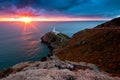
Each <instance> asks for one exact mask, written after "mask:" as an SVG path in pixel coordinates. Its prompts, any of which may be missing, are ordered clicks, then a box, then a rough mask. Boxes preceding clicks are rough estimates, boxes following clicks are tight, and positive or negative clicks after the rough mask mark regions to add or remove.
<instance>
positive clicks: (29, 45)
mask: <svg viewBox="0 0 120 80" xmlns="http://www.w3.org/2000/svg"><path fill="white" fill-rule="evenodd" d="M23 35H24V36H23V37H21V39H20V40H21V44H22V45H21V47H22V48H23V49H24V50H25V51H26V52H25V54H27V56H28V57H29V59H32V58H34V57H35V56H36V55H35V54H37V53H38V52H40V49H41V47H40V45H39V44H40V41H39V40H36V36H35V35H34V34H32V33H31V32H25V33H24V34H23Z"/></svg>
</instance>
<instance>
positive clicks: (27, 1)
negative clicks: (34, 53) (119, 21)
mask: <svg viewBox="0 0 120 80" xmlns="http://www.w3.org/2000/svg"><path fill="white" fill-rule="evenodd" d="M0 12H8V13H14V14H19V13H22V14H27V13H29V14H31V15H33V16H38V15H56V16H57V15H70V16H101V17H115V16H117V15H119V14H120V0H0Z"/></svg>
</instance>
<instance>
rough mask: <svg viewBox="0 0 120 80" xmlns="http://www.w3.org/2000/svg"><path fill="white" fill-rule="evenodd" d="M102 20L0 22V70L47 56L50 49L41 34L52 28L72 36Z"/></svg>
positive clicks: (100, 22)
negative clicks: (43, 41)
mask: <svg viewBox="0 0 120 80" xmlns="http://www.w3.org/2000/svg"><path fill="white" fill-rule="evenodd" d="M104 22H106V21H77V22H75V21H74V22H72V21H71V22H31V23H28V24H27V23H23V22H0V70H2V69H4V68H8V67H11V66H13V65H15V64H17V63H21V62H26V61H40V60H41V59H42V58H43V57H45V56H47V55H48V54H49V53H50V51H49V49H48V47H47V46H46V45H45V44H43V43H41V36H43V35H44V34H45V33H47V32H49V31H52V29H53V28H55V29H56V31H59V32H62V33H64V34H67V35H68V36H69V37H72V35H73V34H74V33H76V32H78V31H81V30H84V29H86V28H93V27H95V26H97V25H99V24H102V23H104Z"/></svg>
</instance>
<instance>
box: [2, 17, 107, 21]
mask: <svg viewBox="0 0 120 80" xmlns="http://www.w3.org/2000/svg"><path fill="white" fill-rule="evenodd" d="M100 20H109V19H107V18H95V17H93V18H90V17H88V18H87V17H78V18H73V17H41V16H40V17H28V16H27V17H4V18H3V17H0V21H19V22H25V23H31V22H33V21H100Z"/></svg>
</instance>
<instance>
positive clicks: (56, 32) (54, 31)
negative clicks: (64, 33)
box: [52, 27, 60, 35]
mask: <svg viewBox="0 0 120 80" xmlns="http://www.w3.org/2000/svg"><path fill="white" fill-rule="evenodd" d="M52 32H53V33H55V35H57V34H59V33H60V32H58V31H56V30H55V27H54V28H53V30H52Z"/></svg>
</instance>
